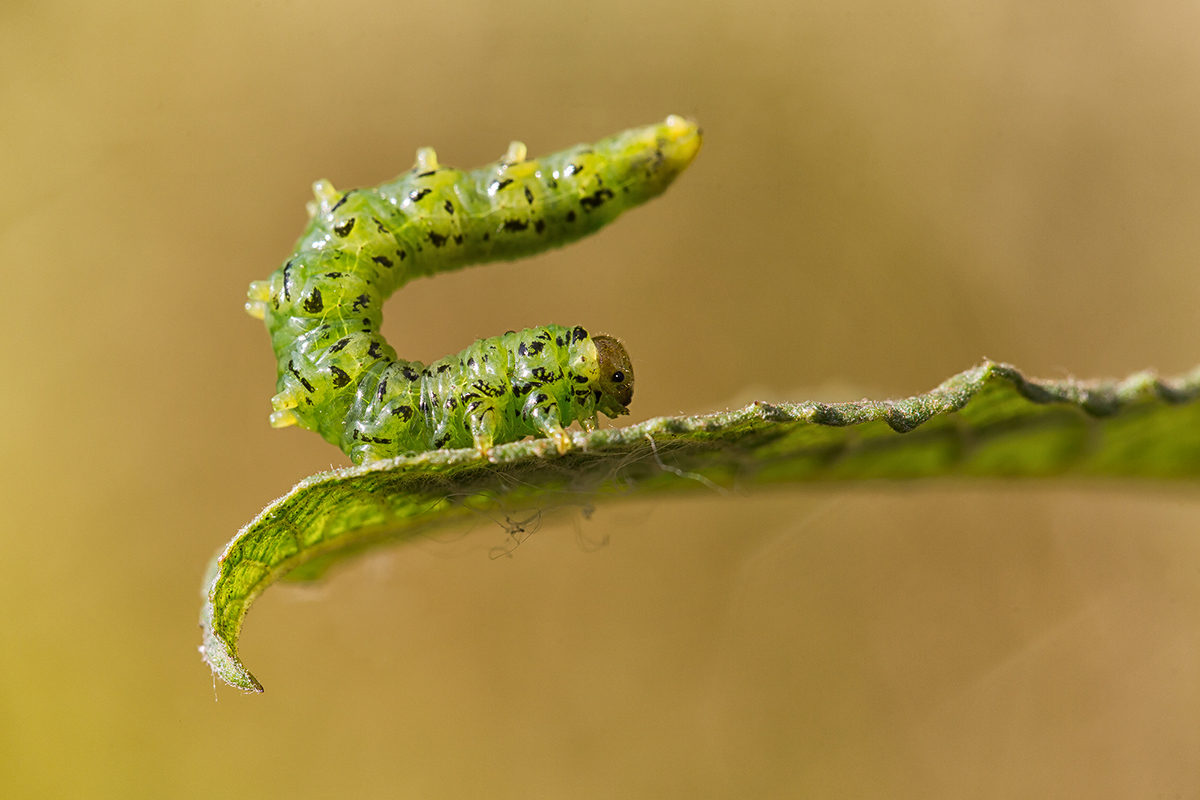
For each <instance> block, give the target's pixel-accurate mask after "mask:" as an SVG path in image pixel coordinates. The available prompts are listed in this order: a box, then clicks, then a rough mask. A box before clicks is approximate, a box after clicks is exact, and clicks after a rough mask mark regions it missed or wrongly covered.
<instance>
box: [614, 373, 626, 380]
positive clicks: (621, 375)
mask: <svg viewBox="0 0 1200 800" xmlns="http://www.w3.org/2000/svg"><path fill="white" fill-rule="evenodd" d="M612 380H613V383H624V382H625V373H624V372H614V373H613V375H612Z"/></svg>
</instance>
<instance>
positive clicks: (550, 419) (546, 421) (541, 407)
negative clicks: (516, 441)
mask: <svg viewBox="0 0 1200 800" xmlns="http://www.w3.org/2000/svg"><path fill="white" fill-rule="evenodd" d="M538 397H539V398H544V397H545V395H538ZM525 414H526V416H527V417H528V418H529V421H530V422H531V423H532V424H533V427H534V428H536V429H537V431H538V433H539V434H541V435H542V436H545V437H546V438H547V439H550V440H551V441H552V442H554V446H555V448H557V450H558V454H559V455H560V456H561V455H563V454H565V453H566V452H567V451H568V450H570V449H571V434H569V433H567V432H566V430H564V429H563V426H562V422H560V421H559V416H558V404H557V403H555V402H554V401H553V400H550V401H549V402H548V403H546V402H543V403H538V404H536V405H535V404H534V403H532V402H531V403H530V405H529V406H528V407H527V408H526V411H525Z"/></svg>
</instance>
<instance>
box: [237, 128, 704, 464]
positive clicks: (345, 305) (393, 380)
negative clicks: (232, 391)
mask: <svg viewBox="0 0 1200 800" xmlns="http://www.w3.org/2000/svg"><path fill="white" fill-rule="evenodd" d="M700 143H701V134H700V130H699V128H697V127H696V125H695V124H694V123H692V122H690V121H688V120H685V119H683V118H681V117H676V116H671V117H668V118H667V120H666V122H665V123H662V124H659V125H649V126H646V127H642V128H634V129H631V130H628V131H624V132H623V133H619V134H616V135H615V136H611V137H609V138H607V139H604V140H602V141H600V142H598V143H596V144H595V145H591V146H587V145H577V146H576V147H573V148H570V149H568V150H564V151H562V152H560V153H555V154H554V155H551V156H547V157H545V158H542V159H538V160H526V157H525V155H526V154H525V145H523V144H521V143H520V142H513V143H512V144H511V145H510V146H509V148H508V152H507V153H506V154H505V156H504V158H503V159H502V160H500V161H499V162H497V163H495V164H491V165H489V166H486V167H482V168H480V169H477V170H473V171H471V172H462V171H460V170H456V169H451V168H449V167H442V166H439V164H438V162H437V155H436V154H435V153H434V151H433V149H432V148H428V147H426V148H422V149H421V150H418V151H417V163H416V166H414V167H413V169H412V170H411V171H410V172H408V173H405V174H404V175H402V176H400V177H399V178H397V179H395V180H393V181H390V182H388V183H385V184H383V185H381V186H379V187H376V188H374V189H351V190H350V191H348V192H344V193H341V192H337V191H335V190H334V189H333V187H332V186H330V185H329V183H328V182H327V181H317V182H316V183H315V184H313V191H314V193H315V194H316V198H317V199H316V202H315V203H309V206H308V208H309V214H310V217H311V220H310V222H309V224H308V227H307V229H306V230H305V231H304V234H303V235H302V236H301V237H300V241H299V242H298V243H297V245H296V249H295V251H294V253H293V254H292V256H291V258H289V259H288V260H287V261H286V262H284V264H283V266H282V267H280V268H279V269H278V270H276V271H275V273H274V274H272V275H271V277H270V278H269V279H268V280H266V281H255V282H254V283H252V284H251V285H250V291H249V302H248V303H247V304H246V310H247V311H248V312H249V313H250V314H251V315H252V316H255V317H258V318H259V319H263V320H264V321H265V322H266V324H267V330H268V332H269V333H270V335H271V343H272V346H273V347H274V350H275V357H276V359H277V361H278V365H279V370H278V380H277V384H276V388H277V392H278V393H277V394H276V395H275V397H274V398H272V401H271V402H272V406H273V408H274V409H275V410H274V413H272V414H271V424H272V425H274V426H275V427H286V426H288V425H299V426H301V427H303V428H307V429H309V430H314V431H317V432H318V433H320V434H321V435H322V436H323V437H325V439H327V440H328V441H330V442H332V443H333V444H335V445H337V446H338V447H340V448H341V449H342V450H343V451H344V452H345V453H346V454H347V455H349V456H350V458H351V459H352V460H353V461H354V462H355V463H356V464H360V463H363V462H364V461H372V460H377V459H381V458H389V457H392V456H397V455H402V454H405V453H414V452H423V451H425V450H430V449H436V448H441V447H470V446H474V447H475V448H477V449H478V450H479V452H480V454H481V455H484V456H487V455H488V454H489V452H490V450H491V448H492V446H493V445H495V444H500V443H503V442H510V441H515V440H517V439H520V438H523V437H524V436H528V435H534V436H543V437H549V438H551V439H553V440H554V443H555V445H556V447H557V449H558V451H559V452H560V453H561V452H565V451H566V450H567V449H568V448H569V447H570V437H569V436H568V434H567V433H566V432H565V430H564V429H565V428H566V427H567V426H569V425H571V423H572V422H574V421H576V420H578V421H579V422H580V424H582V425H583V426H584V427H585V428H587V429H588V430H591V429H592V428H594V427H595V425H596V424H597V414H598V412H603V413H604V414H605V415H606V416H609V417H616V416H618V415H620V414H626V413H628V411H627V406H628V405H629V402H630V400H631V399H632V397H633V370H632V366H631V364H630V361H629V355H628V353H627V352H626V351H625V348H624V346H622V345H621V343H620V342H619V341H617V340H616V339H615V338H613V337H611V336H604V335H597V336H591V335H589V334H588V332H587V331H586V330H584V329H583V328H581V327H574V328H564V327H560V326H555V325H549V326H545V327H540V328H531V329H528V330H524V331H521V332H520V333H511V332H510V333H507V334H505V335H504V336H499V337H495V338H492V339H482V340H479V341H477V342H475V343H474V344H472V345H471V346H470V347H468V348H467V349H466V350H464V351H463V352H461V353H459V354H457V355H454V356H448V357H446V358H443V359H441V360H439V361H436V362H434V363H433V364H430V365H429V366H428V367H426V366H424V365H423V364H421V363H420V362H409V361H404V360H401V359H398V358H397V356H396V353H395V351H394V350H392V348H391V347H389V346H388V344H387V342H386V341H384V339H383V337H382V336H381V335H380V333H379V328H380V325H381V323H382V321H383V314H382V306H383V301H384V300H385V299H386V298H387V297H388V296H389V295H390V294H391V293H392V292H393V291H395V290H396V289H397V288H399V287H400V286H402V285H404V284H405V283H407V282H408V281H409V280H411V279H412V278H415V277H418V276H421V275H432V274H434V273H437V272H442V271H445V270H453V269H459V268H461V267H464V266H467V265H469V264H479V263H483V262H487V261H496V260H501V259H514V258H520V257H522V256H527V255H532V254H534V253H538V252H541V251H543V250H547V249H550V248H553V247H558V246H561V245H564V244H567V243H569V242H573V241H575V240H576V239H579V238H582V237H583V236H586V235H587V234H589V233H593V232H595V231H596V230H598V229H599V228H600V227H602V226H603V225H605V224H606V223H608V222H610V221H612V220H613V219H614V218H615V217H616V216H617V215H618V214H620V213H621V212H622V211H624V210H625V209H627V208H632V207H633V206H636V205H639V204H640V203H643V202H645V201H646V200H649V199H651V198H653V197H656V196H657V195H659V194H661V193H662V192H663V191H664V190H665V189H666V188H667V186H668V185H669V184H670V183H671V182H672V181H673V180H674V179H675V177H676V176H678V175H679V173H680V172H682V171H683V169H684V168H685V167H686V166H687V165H688V164H689V163H691V161H692V159H693V158H694V157H695V155H696V153H697V152H698V151H699V149H700Z"/></svg>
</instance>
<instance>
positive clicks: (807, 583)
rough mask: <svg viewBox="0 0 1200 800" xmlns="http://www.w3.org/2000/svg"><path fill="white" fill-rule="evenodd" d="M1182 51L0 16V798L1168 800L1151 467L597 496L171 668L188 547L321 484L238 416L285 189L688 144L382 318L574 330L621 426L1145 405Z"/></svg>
mask: <svg viewBox="0 0 1200 800" xmlns="http://www.w3.org/2000/svg"><path fill="white" fill-rule="evenodd" d="M175 5H178V7H179V8H178V9H175V10H173V7H174V6H175ZM1197 41H1200V6H1197V5H1195V4H1188V3H1179V2H1167V1H1166V0H1150V2H1132V1H1131V2H1125V3H1100V4H1097V3H1094V2H1082V1H1081V0H1048V1H1047V0H1007V1H1005V0H994V1H992V2H983V1H977V0H967V1H966V2H961V1H958V0H956V1H955V2H950V1H949V0H942V2H934V1H931V0H913V2H908V3H898V2H887V0H882V1H881V0H873V2H861V1H856V0H851V2H844V3H822V2H810V0H803V1H802V2H795V1H794V0H793V1H792V2H786V1H784V0H779V2H767V1H766V0H748V2H736V3H735V2H733V0H707V1H706V0H697V2H690V3H678V4H668V3H656V2H649V3H648V2H644V0H640V1H637V2H635V1H633V0H614V1H613V2H608V3H604V4H587V5H583V4H564V3H561V2H549V1H544V2H523V1H520V0H518V1H517V2H508V3H503V4H501V3H486V2H480V1H479V0H443V2H437V3H431V2H419V3H416V2H368V1H367V0H347V1H345V2H337V3H317V2H309V1H307V0H290V1H287V0H283V1H280V0H263V1H262V2H258V3H254V4H250V3H240V2H197V3H192V4H187V8H186V9H185V8H184V4H159V3H150V2H143V3H128V2H127V3H119V2H112V1H111V0H108V1H107V2H94V3H82V2H76V3H70V2H67V3H49V2H46V3H34V2H21V1H20V0H6V2H4V3H3V5H0V175H2V176H3V181H4V187H5V191H4V193H3V196H2V197H0V214H2V215H0V252H2V253H3V257H2V261H0V279H2V283H0V285H2V286H3V290H4V297H5V300H6V302H5V303H4V305H3V308H4V310H3V312H2V313H0V341H2V342H3V343H4V345H5V346H4V348H3V350H2V351H0V374H2V375H3V377H2V378H0V381H2V386H3V391H2V392H0V413H2V415H3V417H2V418H3V419H4V420H5V424H4V425H3V428H0V448H2V449H0V452H2V453H3V455H4V459H3V466H2V467H0V471H2V472H0V501H2V502H3V508H4V514H3V519H4V524H3V527H4V531H3V534H2V536H0V608H3V609H4V612H5V613H4V614H3V622H2V623H0V625H2V627H0V795H2V796H4V797H5V798H42V797H46V798H50V797H54V798H64V797H88V798H109V797H121V798H141V797H148V798H149V797H154V798H161V797H179V798H192V797H197V798H198V797H226V796H233V795H234V794H235V793H241V794H242V796H246V797H256V798H275V797H288V798H297V797H313V798H316V797H430V798H433V797H436V798H474V797H490V798H597V799H599V798H614V797H622V798H673V797H679V798H685V797H686V798H727V797H765V798H776V797H778V798H785V797H786V798H790V797H802V796H804V797H807V796H812V797H889V798H962V797H973V798H974V797H980V798H990V797H994V798H1012V797H1030V798H1036V797H1047V798H1051V797H1053V798H1063V797H1089V798H1105V797H1111V798H1130V797H1197V796H1200V537H1198V536H1197V524H1198V523H1200V493H1198V492H1197V491H1196V488H1195V487H1194V486H1160V485H1148V484H1113V483H1094V484H1080V483H1072V484H1062V483H1050V484H1032V483H1008V484H1005V483H963V482H942V483H938V484H936V485H921V486H916V485H887V484H879V485H868V486H859V487H853V488H849V487H841V488H838V487H815V488H810V489H799V490H795V491H787V492H780V493H775V494H767V495H755V496H750V497H745V496H733V497H717V496H714V497H707V498H693V499H691V500H671V501H652V502H644V503H639V504H630V505H624V506H601V507H600V508H598V509H597V511H596V513H595V514H594V515H593V516H592V518H591V519H590V520H585V519H583V518H582V516H581V515H580V514H578V513H576V514H575V515H573V516H571V515H568V516H565V517H561V518H559V519H558V521H556V522H548V523H547V524H545V525H544V526H542V527H541V529H540V530H538V531H537V532H536V533H535V534H534V535H532V536H530V537H529V538H528V539H526V540H525V541H524V542H523V543H522V544H521V546H520V547H519V548H517V549H516V550H515V551H514V552H513V557H512V558H511V559H510V558H501V559H496V560H493V559H490V558H489V557H488V556H489V551H490V550H491V548H494V547H498V546H504V545H505V542H506V540H505V535H504V531H503V529H502V528H501V526H500V525H498V524H492V523H488V522H486V521H481V523H480V524H479V525H478V526H476V527H475V528H474V529H472V530H470V531H465V532H461V533H459V534H455V535H452V536H450V535H448V536H440V537H438V538H437V539H431V540H427V541H422V542H419V543H416V544H414V545H411V546H406V547H402V548H398V549H394V550H392V551H389V552H387V553H382V554H378V555H373V556H370V557H368V558H366V559H365V560H363V561H360V562H358V563H356V564H354V565H351V566H350V567H348V568H347V569H345V570H343V571H341V572H339V573H337V574H336V575H335V576H334V577H333V578H332V579H331V580H329V581H328V582H326V583H325V584H323V585H322V586H321V587H320V588H317V589H315V590H300V589H295V588H286V587H275V588H273V589H271V590H269V591H268V592H267V593H266V594H265V595H264V596H263V598H262V599H261V600H260V601H259V602H258V604H257V605H256V606H255V607H254V609H253V611H252V612H251V614H250V616H249V618H248V622H247V625H246V628H245V631H244V636H243V640H242V643H243V649H242V653H243V655H244V657H245V659H246V661H247V663H248V664H249V665H250V667H251V669H253V670H254V671H255V672H256V674H257V675H258V676H259V678H261V679H262V680H263V682H264V683H265V684H266V686H267V692H266V694H264V695H262V696H256V697H248V696H242V695H240V694H238V693H237V692H235V691H233V690H229V689H227V688H225V687H217V688H216V690H215V692H214V689H213V686H212V681H211V678H210V675H209V673H208V670H207V668H206V667H204V666H203V664H202V663H201V661H200V658H199V656H198V655H197V653H196V646H197V645H198V643H199V631H198V629H197V627H196V619H197V615H198V611H199V604H200V598H199V584H200V579H201V575H202V572H203V569H204V566H205V563H206V562H207V560H208V558H209V557H210V556H211V555H212V553H213V552H214V551H215V550H216V549H217V548H218V547H220V546H221V545H223V544H224V542H225V541H227V540H228V539H229V537H230V536H232V535H233V533H234V532H235V531H236V530H237V529H238V527H239V526H241V525H242V524H243V523H245V522H246V521H248V520H249V519H250V518H251V517H252V516H253V515H254V514H255V513H256V512H257V511H258V510H259V509H260V508H261V507H262V506H263V505H264V504H265V503H266V502H268V501H269V500H271V499H272V498H274V497H276V496H277V495H279V494H281V493H283V492H284V491H286V490H287V489H288V487H289V486H291V485H292V484H293V483H294V482H296V481H298V480H299V479H301V478H303V477H305V476H307V475H309V474H311V473H313V472H315V471H318V470H321V469H325V468H328V467H329V466H330V465H341V464H344V463H346V460H345V459H344V458H343V457H342V456H341V454H340V453H337V452H336V451H335V450H333V449H332V448H331V447H330V446H329V445H327V444H326V443H324V442H323V441H321V440H320V439H319V438H318V437H316V436H315V435H313V434H310V433H307V432H303V431H297V430H294V429H293V430H287V431H273V430H271V429H270V428H269V427H268V426H267V414H268V412H269V410H270V407H269V402H268V401H269V398H270V396H271V394H272V393H273V379H274V372H273V370H274V365H273V362H272V359H271V353H270V348H269V346H268V341H267V337H266V334H265V332H264V330H263V327H262V324H261V323H259V322H258V321H256V320H253V319H251V318H249V317H248V316H246V314H245V313H244V312H243V311H242V303H243V301H244V293H245V289H246V286H247V284H248V283H249V282H250V281H251V280H255V279H261V278H265V277H266V276H267V275H268V274H269V273H270V272H271V271H272V270H273V269H274V268H275V267H276V266H277V265H278V264H279V263H280V262H281V261H282V260H283V259H284V257H285V256H286V255H287V254H288V252H289V251H290V248H291V246H292V243H293V241H294V240H295V238H296V237H297V236H298V235H299V233H300V230H301V227H302V225H303V223H304V219H305V215H304V203H305V201H306V200H308V199H309V197H310V196H311V195H310V190H309V185H310V184H311V183H312V181H314V180H316V179H317V178H322V177H324V178H328V179H330V180H331V181H332V182H333V184H334V185H335V186H337V187H342V188H348V187H350V186H354V185H374V184H377V183H379V182H381V181H383V180H386V179H388V178H391V177H393V176H394V175H396V174H398V173H399V172H401V171H403V170H405V169H407V168H408V167H409V166H411V163H412V159H413V154H414V152H415V150H416V148H417V147H419V146H422V145H433V146H435V147H436V148H437V150H438V153H439V156H440V158H441V159H442V161H443V162H444V163H449V164H454V165H458V166H462V167H474V166H478V165H480V164H482V163H485V162H487V161H490V160H492V159H494V158H497V157H498V156H499V155H500V154H501V153H502V152H503V151H504V149H505V147H506V146H507V144H508V142H509V140H510V139H513V138H520V139H523V140H524V141H525V142H526V143H527V144H528V145H529V149H530V152H531V153H533V154H542V153H546V152H549V151H553V150H556V149H559V148H561V147H565V146H567V145H570V144H573V143H576V142H579V141H591V140H594V139H597V138H600V137H602V136H604V135H607V134H609V133H613V132H615V131H617V130H620V129H623V128H626V127H629V126H633V125H638V124H644V123H648V122H652V121H655V120H659V119H661V118H663V117H665V116H666V115H667V114H668V113H678V114H686V115H691V116H694V117H696V118H697V119H698V120H700V122H701V123H702V124H703V126H704V129H705V132H706V141H705V147H704V150H703V152H702V153H701V154H700V157H699V158H698V159H697V161H696V163H695V164H694V165H693V166H692V168H691V170H690V171H689V172H688V173H687V174H685V175H684V177H683V178H682V179H681V181H680V182H679V183H678V185H677V186H676V187H674V188H673V189H672V190H671V191H670V192H669V193H668V194H667V195H666V196H665V197H664V198H662V199H660V200H658V201H655V202H654V203H653V204H651V205H649V206H647V207H645V208H644V209H640V210H638V211H635V212H633V213H631V214H629V215H628V216H627V217H625V218H624V219H622V220H621V221H620V222H619V223H618V224H616V225H615V226H614V227H613V228H611V229H609V230H607V231H605V232H603V233H601V234H600V235H598V236H597V237H594V238H593V239H591V240H589V241H586V242H583V243H580V244H577V245H575V246H573V247H570V248H568V249H566V250H562V251H559V252H555V253H551V254H548V255H545V256H542V257H540V258H537V259H533V260H530V261H526V262H521V263H515V264H509V265H497V266H493V267H487V268H478V269H473V270H467V271H464V272H462V273H459V274H455V275H447V276H443V277H439V278H437V279H436V280H432V281H425V282H419V283H416V284H413V285H411V286H410V287H408V288H406V289H405V290H404V291H403V292H401V293H400V294H399V295H397V296H396V297H395V298H393V300H392V301H391V303H390V305H389V307H388V312H387V317H388V320H387V326H386V330H387V332H388V335H389V338H390V341H391V342H392V343H393V344H394V345H395V346H396V347H397V349H398V350H399V351H400V352H401V354H403V355H404V356H406V357H410V358H420V359H426V360H428V359H433V358H437V357H439V356H442V355H445V354H447V353H450V352H455V351H457V350H459V349H461V348H462V347H464V346H465V345H466V344H467V343H468V342H470V341H471V340H472V339H473V338H476V337H479V336H488V335H494V334H498V333H501V332H503V331H505V330H508V329H515V328H521V327H523V326H527V325H533V324H542V323H547V322H558V323H562V324H576V323H579V324H584V325H586V326H588V327H589V328H593V329H597V330H603V331H608V332H612V333H615V334H618V335H620V336H621V337H622V338H623V339H624V340H625V342H626V343H627V345H628V347H629V349H630V351H631V352H632V353H633V354H634V357H635V359H636V367H637V376H638V396H637V398H636V402H635V404H634V414H635V417H634V418H635V420H640V419H644V418H647V417H650V416H657V415H660V414H668V413H677V412H698V411H704V410H711V409H717V408H723V407H725V406H727V405H729V404H731V403H733V402H742V401H744V400H747V399H750V398H751V397H752V396H762V397H770V398H783V397H788V398H791V399H796V400H799V399H806V398H811V397H818V398H822V399H825V398H829V397H833V398H835V399H845V397H846V395H849V396H851V397H859V396H862V394H864V393H870V394H871V395H872V396H877V397H886V396H901V395H907V394H912V393H916V392H920V391H924V390H927V389H929V388H931V387H932V386H934V385H936V384H937V383H938V382H939V381H941V380H942V379H943V378H945V377H947V376H949V375H951V374H953V373H955V372H958V371H960V370H962V369H965V368H967V367H969V366H971V365H973V364H974V363H976V362H977V361H978V360H979V359H981V358H982V357H985V356H987V357H990V358H993V359H999V360H1005V361H1009V362H1012V363H1014V364H1017V365H1018V366H1020V367H1022V368H1024V369H1025V370H1027V371H1028V372H1029V373H1031V374H1034V375H1037V376H1041V377H1051V378H1053V377H1062V376H1065V375H1068V374H1074V375H1077V376H1080V377H1091V376H1104V375H1112V376H1120V375H1124V374H1126V373H1128V372H1131V371H1135V370H1138V369H1142V368H1146V367H1155V368H1158V369H1159V370H1161V371H1162V372H1163V373H1166V374H1172V373H1178V372H1182V371H1184V370H1186V369H1188V368H1190V367H1192V366H1194V365H1195V364H1197V363H1200V339H1198V337H1197V335H1196V331H1197V326H1198V323H1200V306H1198V305H1197V298H1200V270H1198V269H1197V267H1198V265H1200V224H1198V221H1200V153H1198V147H1197V143H1198V142H1200V48H1197V47H1196V43H1197ZM605 540H607V545H605V546H598V543H601V542H603V541H605ZM214 694H215V698H214ZM214 699H216V700H218V701H219V702H214Z"/></svg>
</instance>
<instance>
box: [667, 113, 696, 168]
mask: <svg viewBox="0 0 1200 800" xmlns="http://www.w3.org/2000/svg"><path fill="white" fill-rule="evenodd" d="M661 128H662V130H661V138H663V139H666V140H667V145H666V146H665V147H663V148H662V150H663V154H664V155H665V156H666V159H665V164H664V170H665V171H666V172H669V173H670V174H671V177H672V178H674V176H675V175H678V174H679V173H681V172H683V171H684V170H685V169H686V168H687V166H688V164H691V163H692V160H693V159H695V158H696V154H697V153H699V152H700V146H701V145H702V144H704V131H702V130H701V129H700V126H699V125H698V124H697V123H696V121H695V120H692V119H688V118H687V117H681V116H679V115H678V114H671V115H670V116H668V117H667V119H666V122H664V123H663V124H662V126H661Z"/></svg>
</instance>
